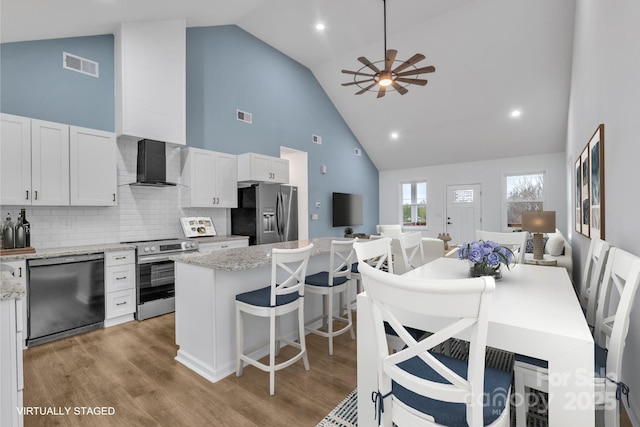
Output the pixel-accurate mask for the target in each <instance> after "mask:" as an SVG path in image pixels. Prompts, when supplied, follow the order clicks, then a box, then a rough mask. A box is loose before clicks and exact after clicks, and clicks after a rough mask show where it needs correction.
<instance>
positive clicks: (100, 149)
mask: <svg viewBox="0 0 640 427" xmlns="http://www.w3.org/2000/svg"><path fill="white" fill-rule="evenodd" d="M116 154H117V145H116V135H115V134H114V133H113V132H104V131H99V130H95V129H85V128H81V127H76V126H71V127H70V128H69V160H70V162H69V163H70V169H69V174H70V201H71V205H80V206H115V205H116V204H117V202H116V194H117V188H118V182H117V180H118V177H117V173H118V172H117V167H116V164H117V160H116Z"/></svg>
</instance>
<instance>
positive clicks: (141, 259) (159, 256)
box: [138, 255, 173, 264]
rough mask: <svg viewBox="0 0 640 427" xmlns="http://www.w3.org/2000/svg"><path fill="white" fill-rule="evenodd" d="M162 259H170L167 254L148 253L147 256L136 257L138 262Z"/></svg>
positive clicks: (161, 260) (159, 260) (148, 262)
mask: <svg viewBox="0 0 640 427" xmlns="http://www.w3.org/2000/svg"><path fill="white" fill-rule="evenodd" d="M163 261H171V260H170V259H169V257H168V256H167V255H149V256H145V257H141V258H138V264H151V263H153V262H163ZM171 262H173V261H171Z"/></svg>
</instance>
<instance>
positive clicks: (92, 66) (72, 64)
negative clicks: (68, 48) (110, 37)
mask: <svg viewBox="0 0 640 427" xmlns="http://www.w3.org/2000/svg"><path fill="white" fill-rule="evenodd" d="M99 66H100V65H99V64H98V63H97V62H95V61H91V60H89V59H86V58H82V57H80V56H77V55H72V54H70V53H67V52H62V68H65V69H67V70H71V71H77V72H78V73H82V74H86V75H88V76H91V77H96V78H97V77H99V71H98V70H99Z"/></svg>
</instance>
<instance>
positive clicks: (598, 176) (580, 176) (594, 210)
mask: <svg viewBox="0 0 640 427" xmlns="http://www.w3.org/2000/svg"><path fill="white" fill-rule="evenodd" d="M574 178H575V183H574V188H573V191H574V192H575V194H574V199H573V206H574V215H575V227H576V231H577V232H578V233H580V234H583V235H585V236H587V237H590V238H595V239H604V124H600V125H599V126H598V128H597V129H596V131H595V132H594V133H593V135H592V136H591V139H589V142H588V143H587V145H586V146H585V147H584V149H583V150H582V153H581V154H580V156H579V157H578V158H577V159H576V162H575V165H574Z"/></svg>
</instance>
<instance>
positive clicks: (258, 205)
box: [231, 183, 298, 245]
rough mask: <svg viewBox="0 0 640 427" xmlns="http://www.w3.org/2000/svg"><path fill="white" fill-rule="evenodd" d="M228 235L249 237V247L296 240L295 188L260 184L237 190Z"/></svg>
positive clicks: (296, 198) (296, 209)
mask: <svg viewBox="0 0 640 427" xmlns="http://www.w3.org/2000/svg"><path fill="white" fill-rule="evenodd" d="M231 232H232V233H233V234H235V235H241V236H249V244H250V245H262V244H265V243H276V242H287V241H290V240H298V187H294V186H291V185H280V184H263V183H260V184H254V185H252V186H251V187H243V188H238V207H237V208H234V209H231Z"/></svg>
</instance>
